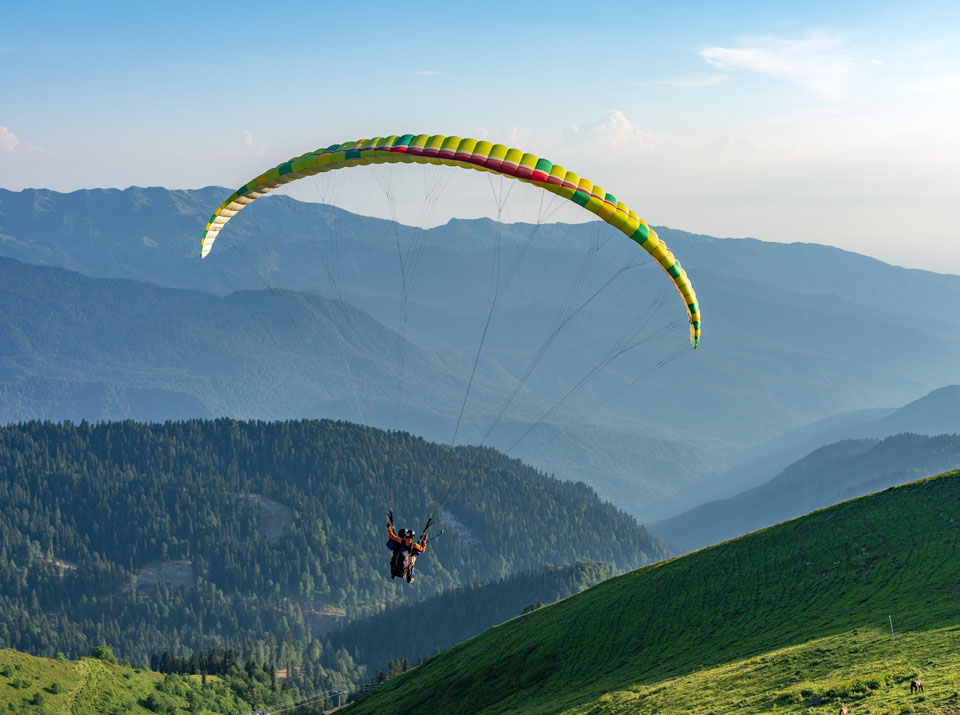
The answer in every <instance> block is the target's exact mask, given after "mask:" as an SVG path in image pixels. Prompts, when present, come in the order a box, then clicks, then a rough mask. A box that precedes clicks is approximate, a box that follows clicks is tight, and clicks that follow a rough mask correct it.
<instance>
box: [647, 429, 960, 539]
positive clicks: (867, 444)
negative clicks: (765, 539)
mask: <svg viewBox="0 0 960 715" xmlns="http://www.w3.org/2000/svg"><path fill="white" fill-rule="evenodd" d="M957 468H960V435H956V434H954V435H940V436H938V437H927V436H923V435H916V434H901V435H895V436H893V437H888V438H886V439H884V440H878V439H857V440H844V441H841V442H837V443H836V444H831V445H827V446H826V447H821V448H820V449H817V450H815V451H813V452H812V453H810V454H809V455H807V456H806V457H804V458H803V459H800V460H797V461H796V462H794V463H793V464H791V465H790V466H789V467H787V468H786V469H784V470H783V471H782V472H781V473H780V474H779V475H777V476H776V477H775V478H773V479H771V480H770V481H769V482H766V483H765V484H762V485H760V486H759V487H754V488H753V489H749V490H747V491H745V492H743V493H741V494H738V495H736V496H733V497H730V498H729V499H722V500H719V501H712V502H708V503H706V504H702V505H700V506H698V507H694V508H693V509H691V510H690V511H687V512H684V513H683V514H679V515H677V516H675V517H673V518H671V519H665V520H664V521H662V522H659V523H657V524H656V525H655V526H654V527H653V531H654V533H655V534H657V535H658V536H660V537H661V538H663V539H665V540H666V541H667V542H669V543H670V544H671V545H672V546H673V547H674V548H676V549H677V550H678V551H680V552H685V551H690V550H692V549H697V548H701V547H703V546H709V545H710V544H716V543H718V542H720V541H723V540H725V539H732V538H734V537H735V536H740V535H741V534H745V533H746V532H748V531H755V530H757V529H761V528H763V527H764V526H769V525H770V524H775V523H777V522H778V521H784V520H786V519H792V518H793V517H795V516H799V515H801V514H805V513H807V512H810V511H813V510H814V509H819V508H822V507H825V506H830V505H831V504H836V503H837V502H841V501H844V500H846V499H852V498H853V497H857V496H860V495H862V494H867V493H869V492H874V491H877V490H878V489H885V488H887V487H890V486H895V485H897V484H903V483H905V482H909V481H912V480H914V479H917V478H918V477H921V476H923V475H925V474H935V473H939V472H943V471H947V470H951V469H957Z"/></svg>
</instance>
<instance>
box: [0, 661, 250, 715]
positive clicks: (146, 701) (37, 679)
mask: <svg viewBox="0 0 960 715" xmlns="http://www.w3.org/2000/svg"><path fill="white" fill-rule="evenodd" d="M0 710H2V711H3V712H11V713H21V712H22V713H50V714H51V715H52V714H53V713H70V714H71V715H102V714H104V713H143V714H144V715H147V714H148V713H157V712H163V713H170V714H171V715H173V714H174V713H237V714H239V713H249V712H250V711H251V707H250V705H249V704H247V703H245V702H243V701H242V700H240V699H238V698H237V697H236V696H235V694H234V693H233V692H231V691H230V690H228V689H227V688H226V687H225V686H224V685H223V684H222V683H221V682H220V679H219V678H209V679H207V682H206V683H201V681H200V679H199V678H181V677H178V676H166V677H165V676H163V675H161V674H160V673H154V672H152V671H149V670H143V669H140V668H131V667H129V666H126V665H117V664H115V663H112V662H108V661H105V660H102V659H99V658H80V659H78V660H74V661H70V660H65V659H54V658H37V657H34V656H32V655H27V654H26V653H19V652H17V651H14V650H0Z"/></svg>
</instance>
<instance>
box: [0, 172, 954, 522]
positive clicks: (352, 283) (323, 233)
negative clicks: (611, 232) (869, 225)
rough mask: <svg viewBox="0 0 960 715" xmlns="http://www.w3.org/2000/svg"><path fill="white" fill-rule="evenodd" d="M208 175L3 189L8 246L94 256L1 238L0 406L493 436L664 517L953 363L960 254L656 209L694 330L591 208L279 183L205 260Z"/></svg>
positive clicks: (912, 395) (903, 396)
mask: <svg viewBox="0 0 960 715" xmlns="http://www.w3.org/2000/svg"><path fill="white" fill-rule="evenodd" d="M226 193H228V192H227V191H226V190H224V189H220V188H217V187H208V188H206V189H201V190H197V191H170V190H166V189H160V188H150V189H141V188H130V189H126V190H123V191H120V190H87V191H78V192H73V193H70V194H60V193H57V192H52V191H46V190H25V191H21V192H10V191H0V254H2V255H6V256H8V257H11V258H16V259H18V260H21V261H27V262H29V263H34V264H44V265H45V266H47V267H49V268H47V270H52V267H59V268H67V269H70V270H73V271H77V272H80V273H83V274H85V275H86V276H87V277H89V278H97V279H101V280H103V279H112V280H111V281H108V282H96V281H94V282H89V283H84V282H83V280H82V279H81V277H80V276H74V277H67V276H68V275H69V274H66V273H64V272H62V271H61V272H58V273H44V272H43V270H41V269H36V270H37V271H39V272H31V271H32V270H33V269H29V268H28V267H26V266H25V265H24V264H16V263H9V262H8V263H6V264H5V266H6V268H5V281H9V282H16V281H17V280H18V279H17V278H16V275H18V274H19V275H21V276H23V278H22V279H20V280H19V283H18V284H17V286H18V287H17V290H18V291H19V292H20V294H21V296H22V297H21V298H19V299H18V298H16V297H15V296H11V297H10V298H8V299H9V300H12V303H11V305H17V306H18V307H17V310H16V311H14V310H12V309H8V310H7V311H5V313H4V315H3V316H0V320H2V321H4V323H5V325H4V327H2V328H0V330H3V331H5V333H6V335H8V336H10V338H11V340H9V341H6V342H5V344H6V345H8V346H9V347H7V348H3V349H0V350H2V351H3V352H4V353H5V354H3V355H0V370H3V375H4V380H3V383H2V389H3V392H4V398H5V401H4V405H5V414H4V415H3V416H2V417H0V419H4V420H7V421H17V420H23V419H28V418H33V417H39V416H46V417H50V418H67V417H69V418H71V419H80V418H88V419H105V418H116V417H132V418H138V419H167V418H172V417H193V416H209V415H232V416H238V417H263V418H280V417H300V416H310V417H315V416H323V417H340V418H346V419H350V420H354V421H359V422H365V423H368V424H372V425H376V426H380V427H386V428H391V429H396V428H398V427H399V428H402V429H408V430H411V431H414V432H416V433H418V434H422V435H424V436H425V437H427V438H430V439H434V440H437V441H441V442H450V441H453V440H455V441H456V442H457V443H460V442H472V443H477V442H480V441H481V440H485V442H486V443H488V444H491V445H493V446H496V447H499V448H500V449H504V450H509V451H510V454H511V455H514V456H518V457H522V458H524V459H525V460H527V461H529V462H530V463H532V464H534V465H535V466H539V467H541V468H543V469H547V470H549V471H550V472H552V473H555V474H557V475H558V476H561V477H563V478H567V479H574V480H576V479H583V480H585V481H587V482H588V483H590V484H591V485H592V486H594V487H595V488H596V489H597V491H598V493H599V494H600V495H601V496H603V497H604V498H608V499H612V500H614V501H615V502H616V503H618V504H619V505H621V506H622V507H623V508H625V509H628V510H629V511H630V512H631V513H632V514H634V515H636V516H638V517H640V518H643V519H660V518H664V517H667V516H671V515H674V514H677V513H678V512H680V511H683V510H684V509H685V508H688V507H689V506H692V505H693V504H694V503H698V501H702V498H701V497H702V496H703V495H704V494H707V495H709V494H716V495H717V496H729V494H730V493H733V492H735V491H736V490H738V489H742V488H744V487H746V486H754V485H756V484H758V483H760V482H761V481H763V479H764V478H766V479H769V478H770V477H771V476H773V475H774V474H776V471H774V472H773V473H771V474H760V475H758V476H757V477H756V478H754V479H753V481H752V482H750V481H749V480H747V483H743V482H741V483H736V480H735V479H734V480H733V481H731V482H730V486H729V487H728V486H727V482H728V476H729V474H728V470H729V469H730V468H731V467H732V466H734V465H742V464H746V463H749V462H750V461H751V460H752V455H751V450H753V449H754V448H755V447H757V446H758V445H763V444H764V443H765V442H767V441H769V440H771V439H774V438H777V437H778V436H779V435H781V434H783V433H785V432H788V431H789V430H792V429H795V428H798V427H801V426H803V425H805V424H809V423H812V422H816V421H817V420H822V419H826V418H830V417H832V416H834V415H837V414H839V413H846V412H851V411H862V410H876V409H885V408H886V409H888V408H890V407H891V406H896V405H902V404H905V403H907V402H909V401H911V400H915V399H917V398H918V397H920V396H922V395H924V394H926V393H928V392H930V391H931V390H934V389H937V388H939V387H942V386H943V385H948V384H953V383H958V382H960V364H958V363H957V361H956V360H955V359H954V358H953V356H954V355H956V354H957V352H958V350H960V335H958V333H957V331H956V330H955V327H956V325H957V321H958V319H957V318H956V317H955V316H953V315H952V314H950V312H949V311H943V310H942V309H941V308H942V306H944V305H952V304H956V302H957V300H958V298H960V277H957V276H950V275H939V274H934V273H929V272H924V271H916V270H907V269H902V268H897V267H894V266H890V265H887V264H884V263H882V262H879V261H876V260H874V259H870V258H867V257H864V256H860V255H857V254H853V253H849V252H845V251H841V250H839V249H834V248H829V247H825V246H819V245H813V244H790V245H783V244H773V243H766V242H762V241H757V240H753V239H718V238H712V237H708V236H699V235H693V234H688V233H684V232H682V231H675V230H671V229H669V228H658V231H659V232H660V233H661V235H662V236H663V238H664V239H665V240H666V241H667V242H668V243H669V245H670V246H671V247H672V248H673V249H674V250H675V251H676V254H677V255H678V256H679V257H681V258H682V260H683V263H684V266H685V267H686V269H687V270H688V272H689V273H690V275H691V278H692V279H693V281H694V285H695V286H696V288H697V291H698V295H699V297H700V302H701V306H702V309H703V313H704V335H703V340H702V342H701V347H700V349H699V350H697V351H696V352H692V351H689V349H687V350H685V351H684V350H683V349H682V347H683V345H684V341H685V337H684V331H685V327H684V326H683V325H682V322H683V315H682V313H683V311H682V307H681V306H680V305H679V303H678V301H677V299H676V296H675V295H673V294H672V291H671V290H670V288H669V285H668V282H667V281H666V280H665V278H664V277H663V276H662V275H661V274H660V271H659V268H658V267H657V266H655V265H650V264H649V263H647V264H642V263H643V262H642V260H639V259H637V258H636V254H635V252H634V253H631V250H632V246H631V245H630V244H629V243H625V242H622V241H619V242H618V241H614V240H608V238H609V237H608V236H607V235H605V234H603V233H602V232H601V227H600V226H599V225H598V224H595V223H588V224H573V225H569V224H542V225H531V224H506V223H498V222H496V221H492V220H489V219H477V220H468V221H464V220H456V221H451V222H448V223H447V224H444V225H442V226H437V227H433V228H422V227H403V226H399V225H397V224H395V223H392V222H390V221H384V220H380V219H373V218H368V217H363V216H358V215H356V214H351V213H349V212H346V211H343V210H341V209H338V208H336V207H332V206H327V205H320V204H310V203H303V202H298V201H295V200H293V199H291V198H289V197H286V196H276V197H267V198H265V199H264V200H262V201H259V202H257V206H255V207H253V208H251V209H249V210H247V211H244V212H243V213H242V214H240V215H239V216H238V217H237V219H235V220H234V221H232V222H231V224H230V229H229V230H230V231H231V232H232V233H231V234H229V235H228V234H226V233H225V235H224V236H222V237H221V239H220V240H219V241H218V243H217V246H216V250H215V251H214V252H213V253H212V254H211V255H210V257H208V258H207V259H206V260H205V261H203V262H201V261H199V259H198V252H199V236H200V235H201V233H202V227H203V224H204V222H205V221H206V219H207V218H208V217H209V214H210V212H211V211H212V209H213V208H214V207H215V206H216V205H217V204H218V203H219V201H220V200H222V197H223V196H224V195H226ZM400 257H403V258H404V259H406V263H405V267H406V268H405V270H406V272H405V273H404V274H403V277H404V278H405V279H406V280H407V285H406V289H404V288H402V287H401V272H400V270H399V267H398V263H399V261H398V258H400ZM42 276H46V277H42ZM117 279H125V281H124V280H120V281H118V280H117ZM129 279H133V280H136V281H139V282H138V283H132V282H130V280H129ZM609 280H612V282H611V283H610V285H609V286H608V287H607V289H606V290H599V289H600V288H602V287H603V286H604V285H605V283H606V282H607V281H609ZM145 283H149V284H151V285H145ZM108 285H109V288H106V287H105V286H108ZM81 286H84V287H81ZM94 286H97V287H96V288H94ZM88 288H89V289H90V291H92V292H90V291H88ZM173 289H175V290H173ZM165 290H173V292H170V293H166V292H164V291H165ZM594 292H598V295H597V296H595V297H594V296H593V294H594ZM108 293H110V294H112V296H110V297H108V296H107V295H106V294H108ZM121 294H123V295H122V296H121ZM8 295H9V294H8ZM491 302H492V303H494V304H495V306H494V307H495V310H492V311H491V310H488V309H489V308H490V306H491ZM138 310H139V312H138ZM18 311H19V312H18ZM929 316H936V319H932V318H930V317H929ZM66 323H72V324H73V325H74V327H73V328H71V327H69V325H65V324H66ZM11 324H15V325H11ZM558 325H559V326H560V327H559V329H558V328H557V326H558ZM111 326H112V327H111ZM131 326H136V327H135V328H133V329H131ZM485 326H486V327H487V328H489V330H486V332H485ZM625 331H626V332H625ZM481 334H485V336H486V337H485V339H484V342H483V349H482V350H478V345H479V344H480V336H481ZM61 335H63V337H56V336H61ZM401 336H402V337H403V339H401ZM625 336H627V337H628V338H630V339H627V340H626V342H625V343H624V342H622V341H623V339H624V337H625ZM618 341H621V342H619V343H618ZM635 343H642V344H638V345H635ZM618 345H620V347H624V346H625V345H626V346H632V347H629V349H626V350H625V351H624V352H623V353H622V354H621V355H619V356H617V357H616V359H610V360H608V359H607V358H609V357H610V355H611V351H612V352H613V353H615V352H616V347H617V346H618ZM541 351H542V355H541V354H540V352H541ZM538 355H539V357H538ZM534 363H536V364H535V369H532V370H531V371H530V374H529V375H528V376H526V377H524V376H525V373H526V372H527V369H528V368H529V367H530V366H532V365H534ZM661 363H664V364H663V365H662V366H661ZM474 364H476V367H475V368H473V366H474ZM598 366H600V367H602V369H599V370H596V368H597V367H598ZM584 378H590V379H587V380H585V381H584ZM581 382H583V384H582V385H580V383H581ZM468 384H470V391H469V395H467V392H466V386H467V385H468ZM578 385H580V386H579V387H578ZM514 392H516V395H515V397H511V396H512V395H513V394H514ZM454 435H455V437H454ZM518 438H522V439H520V441H519V442H518V441H517V440H518ZM817 446H819V445H817ZM794 458H795V456H794ZM786 463H789V461H788V462H786ZM782 466H785V465H781V467H782ZM725 488H726V489H727V491H726V492H725V493H716V492H715V491H712V490H715V489H719V490H720V491H721V492H723V490H724V489H725Z"/></svg>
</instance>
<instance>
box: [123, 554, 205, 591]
mask: <svg viewBox="0 0 960 715" xmlns="http://www.w3.org/2000/svg"><path fill="white" fill-rule="evenodd" d="M161 578H162V579H163V580H164V581H165V582H166V583H167V584H168V585H170V586H173V587H174V588H185V589H187V590H188V591H189V590H190V589H192V588H193V583H194V577H193V564H192V563H191V562H190V561H153V562H151V563H149V564H147V565H145V566H144V567H143V568H142V569H140V570H139V571H137V588H154V587H156V585H157V584H158V583H160V579H161Z"/></svg>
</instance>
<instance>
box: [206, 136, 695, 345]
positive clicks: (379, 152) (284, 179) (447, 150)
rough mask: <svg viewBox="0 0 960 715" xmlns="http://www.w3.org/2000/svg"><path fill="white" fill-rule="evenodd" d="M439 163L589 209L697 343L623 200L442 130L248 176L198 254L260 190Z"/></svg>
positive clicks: (663, 260)
mask: <svg viewBox="0 0 960 715" xmlns="http://www.w3.org/2000/svg"><path fill="white" fill-rule="evenodd" d="M396 162H404V163H421V164H446V165H449V166H459V167H461V168H467V169H476V170H478V171H487V172H492V173H495V174H500V175H502V176H507V177H510V178H514V179H517V180H519V181H522V182H526V183H531V184H534V185H535V186H539V187H541V188H542V189H544V190H546V191H549V192H551V193H553V194H556V195H558V196H561V197H563V198H565V199H569V200H570V201H573V202H574V203H576V204H578V205H580V206H582V207H583V208H585V209H586V210H587V211H590V212H591V213H594V214H596V215H597V216H599V217H600V218H601V219H603V220H604V221H606V222H607V223H608V224H610V225H611V226H613V227H614V228H616V229H618V230H619V231H621V232H622V233H624V234H625V235H626V236H628V237H629V238H631V239H632V240H634V241H635V242H636V243H637V244H639V245H640V246H641V247H642V248H644V249H645V250H646V251H647V253H649V254H650V255H651V256H652V257H653V258H654V259H655V260H656V261H657V263H658V264H659V265H660V267H661V268H662V269H663V270H664V271H665V272H666V273H667V275H668V276H669V277H670V279H671V280H672V282H673V284H674V286H675V287H676V289H677V291H678V292H679V293H680V296H681V297H682V298H683V302H684V305H685V307H686V311H687V316H688V319H689V323H690V344H691V345H692V346H693V347H694V348H696V347H697V345H698V344H699V341H700V306H699V304H698V303H697V297H696V293H695V292H694V290H693V286H692V284H691V283H690V279H689V278H688V277H687V273H686V271H685V270H684V269H683V267H682V266H681V265H680V262H679V261H678V260H677V259H676V258H675V257H674V255H673V252H672V251H670V249H669V248H667V246H666V244H665V243H664V242H663V241H661V240H660V238H659V237H658V236H657V232H656V231H655V230H653V229H652V228H650V227H649V226H648V225H647V223H646V222H645V221H643V220H642V219H640V218H639V217H638V216H637V215H636V214H635V213H634V212H633V211H631V210H630V209H629V208H628V207H627V206H626V205H625V204H624V203H622V202H620V201H618V200H617V198H616V197H615V196H614V195H613V194H610V193H608V192H606V191H604V190H603V189H602V188H601V187H600V186H597V185H595V184H593V183H592V182H590V181H588V180H587V179H584V178H581V177H580V176H579V175H577V174H575V173H573V172H572V171H567V170H566V169H564V168H563V167H562V166H559V165H557V164H554V163H552V162H550V161H548V160H547V159H543V158H541V157H538V156H536V155H534V154H530V153H529V152H524V151H522V150H520V149H515V148H510V147H507V146H505V145H503V144H493V143H491V142H488V141H480V140H477V139H462V138H460V137H456V136H444V135H442V134H434V135H430V134H418V135H414V134H404V135H392V136H388V137H375V138H373V139H360V140H357V141H350V142H345V143H343V144H332V145H330V146H328V147H323V148H320V149H317V150H316V151H312V152H308V153H306V154H303V155H301V156H299V157H295V158H293V159H290V160H289V161H285V162H283V163H282V164H278V165H277V166H275V167H273V168H272V169H270V170H269V171H267V172H265V173H263V174H261V175H260V176H258V177H256V178H255V179H252V180H251V181H248V182H247V183H246V184H244V185H243V186H241V187H240V188H239V189H237V190H236V191H235V192H233V193H232V194H231V195H230V196H229V197H227V199H226V200H225V201H224V202H223V203H222V204H221V205H220V207H219V208H217V210H216V211H214V213H213V216H211V217H210V221H209V222H208V223H207V225H206V229H205V231H204V234H203V243H202V248H201V254H200V255H201V258H206V256H207V255H208V254H209V253H210V250H211V249H212V248H213V243H214V241H215V240H216V238H217V236H218V235H219V234H220V231H221V230H222V229H223V227H224V226H225V225H226V224H227V222H228V221H229V220H230V219H231V218H232V217H233V216H235V215H236V214H237V212H238V211H240V210H241V209H243V208H244V207H245V206H247V205H248V204H250V203H252V202H253V201H255V200H256V199H258V198H260V197H261V196H263V195H264V194H266V193H268V192H270V191H272V190H273V189H276V188H278V187H280V186H283V185H284V184H287V183H290V182H291V181H295V180H297V179H300V178H303V177H306V176H312V175H314V174H319V173H322V172H327V171H333V170H336V169H342V168H346V167H351V166H360V165H364V164H385V163H396Z"/></svg>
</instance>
